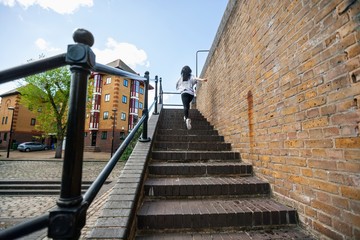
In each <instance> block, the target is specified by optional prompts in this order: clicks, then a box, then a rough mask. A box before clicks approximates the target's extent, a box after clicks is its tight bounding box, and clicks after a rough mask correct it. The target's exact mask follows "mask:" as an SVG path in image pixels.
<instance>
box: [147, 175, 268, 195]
mask: <svg viewBox="0 0 360 240" xmlns="http://www.w3.org/2000/svg"><path fill="white" fill-rule="evenodd" d="M144 191H145V195H146V196H150V197H152V198H156V197H178V198H184V197H196V198H206V197H220V196H223V197H225V196H226V197H231V198H233V197H237V198H239V197H241V198H245V197H259V196H262V197H265V196H268V195H269V194H270V185H269V183H267V182H264V181H262V180H260V179H258V178H255V177H187V178H184V177H182V178H177V177H174V178H150V179H147V180H146V182H145V185H144Z"/></svg>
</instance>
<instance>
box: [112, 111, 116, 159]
mask: <svg viewBox="0 0 360 240" xmlns="http://www.w3.org/2000/svg"><path fill="white" fill-rule="evenodd" d="M112 111H113V112H114V115H113V129H112V139H111V157H112V155H113V152H114V138H115V120H116V112H117V109H116V108H114V109H113V110H112Z"/></svg>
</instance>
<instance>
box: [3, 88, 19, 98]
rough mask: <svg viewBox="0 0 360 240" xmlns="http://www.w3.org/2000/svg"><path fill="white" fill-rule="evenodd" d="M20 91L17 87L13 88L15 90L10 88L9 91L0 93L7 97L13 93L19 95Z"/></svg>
mask: <svg viewBox="0 0 360 240" xmlns="http://www.w3.org/2000/svg"><path fill="white" fill-rule="evenodd" d="M19 93H20V92H19V91H18V90H17V88H15V89H13V90H10V91H7V92H5V93H3V94H0V97H7V96H12V95H17V94H19Z"/></svg>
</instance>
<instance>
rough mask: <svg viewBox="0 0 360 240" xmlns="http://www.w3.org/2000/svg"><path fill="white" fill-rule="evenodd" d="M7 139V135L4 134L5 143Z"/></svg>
mask: <svg viewBox="0 0 360 240" xmlns="http://www.w3.org/2000/svg"><path fill="white" fill-rule="evenodd" d="M6 139H7V133H4V141H6Z"/></svg>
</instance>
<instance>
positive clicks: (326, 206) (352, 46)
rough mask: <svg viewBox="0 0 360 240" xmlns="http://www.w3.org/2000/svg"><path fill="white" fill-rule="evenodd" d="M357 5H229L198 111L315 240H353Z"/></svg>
mask: <svg viewBox="0 0 360 240" xmlns="http://www.w3.org/2000/svg"><path fill="white" fill-rule="evenodd" d="M359 22H360V1H352V0H332V1H330V0H322V1H321V0H312V1H307V0H303V1H301V0H298V1H295V0H294V1H290V0H274V1H255V0H249V1H234V0H230V1H229V5H228V8H227V10H226V12H225V14H224V18H223V21H222V23H221V25H220V27H219V30H218V34H217V36H216V38H215V40H214V43H213V46H212V48H211V50H210V52H209V57H208V59H207V61H206V64H205V67H204V70H203V72H202V76H206V77H207V78H208V79H209V81H208V82H207V83H203V84H202V85H201V86H199V88H198V94H197V96H198V98H197V108H198V109H199V110H200V111H201V112H202V113H203V114H204V116H205V117H206V118H207V119H208V120H209V121H210V122H211V123H212V124H213V125H214V126H215V127H216V128H217V129H218V130H219V132H220V134H221V135H224V136H225V140H226V141H227V142H231V143H232V147H233V149H234V150H237V151H239V152H240V153H241V157H242V159H243V161H244V162H250V163H252V164H253V165H254V169H255V174H256V175H258V176H259V177H261V178H264V179H267V180H268V181H269V182H270V183H271V186H272V193H273V196H274V197H275V198H277V199H278V200H279V201H282V202H284V203H286V204H287V205H290V206H293V207H294V208H296V209H297V211H298V213H299V217H300V220H301V222H302V224H304V226H305V227H306V228H308V229H309V230H311V231H312V232H313V233H315V234H318V235H321V236H322V238H321V239H324V238H325V239H360V137H359V127H360V108H359V107H360V64H359V63H360V55H359V52H360V44H359V42H360V33H359V29H360V25H359Z"/></svg>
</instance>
